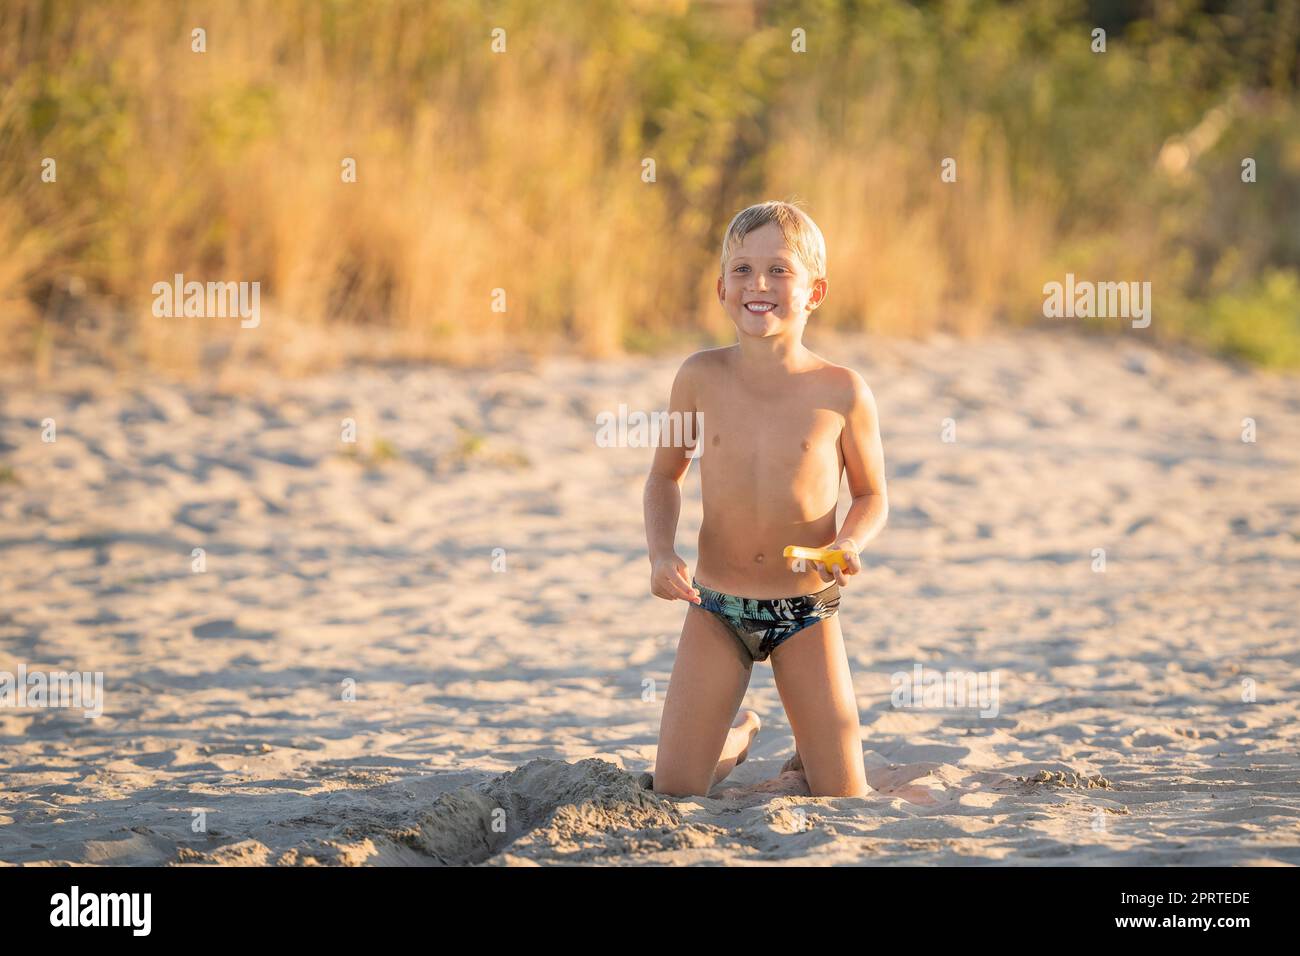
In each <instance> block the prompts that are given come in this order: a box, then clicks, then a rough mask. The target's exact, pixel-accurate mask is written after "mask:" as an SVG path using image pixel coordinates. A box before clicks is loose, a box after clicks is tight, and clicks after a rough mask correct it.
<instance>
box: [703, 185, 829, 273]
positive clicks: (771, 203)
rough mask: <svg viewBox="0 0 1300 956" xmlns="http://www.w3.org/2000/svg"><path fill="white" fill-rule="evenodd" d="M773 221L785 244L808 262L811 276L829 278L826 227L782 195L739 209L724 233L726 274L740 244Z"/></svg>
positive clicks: (723, 263)
mask: <svg viewBox="0 0 1300 956" xmlns="http://www.w3.org/2000/svg"><path fill="white" fill-rule="evenodd" d="M769 222H774V223H776V225H777V227H778V228H779V229H780V230H781V236H782V237H783V238H784V239H785V244H786V245H787V246H789V247H790V250H791V251H792V252H793V253H794V254H795V255H796V256H797V257H798V258H799V261H800V262H802V263H803V264H804V268H806V269H807V270H808V274H809V278H810V279H812V280H813V281H816V280H817V279H824V278H826V240H825V239H823V238H822V231H821V230H820V229H818V228H817V223H815V222H813V221H812V217H811V216H809V215H808V214H807V213H806V212H804V211H803V210H802V209H800V208H798V207H797V206H794V205H792V204H790V203H788V202H781V201H780V200H778V199H769V200H768V201H767V202H761V203H757V204H756V205H753V206H750V207H749V208H748V209H742V210H741V211H740V212H738V213H736V216H735V218H734V219H732V220H731V225H729V226H727V232H726V235H724V236H723V237H722V272H723V273H724V274H725V273H726V271H727V260H728V259H730V258H731V255H732V253H733V252H735V250H736V247H737V246H738V245H740V243H741V242H742V241H743V240H744V238H745V237H746V236H747V235H749V234H750V233H751V232H753V231H754V230H755V229H759V228H761V227H762V226H766V225H767V224H768V223H769Z"/></svg>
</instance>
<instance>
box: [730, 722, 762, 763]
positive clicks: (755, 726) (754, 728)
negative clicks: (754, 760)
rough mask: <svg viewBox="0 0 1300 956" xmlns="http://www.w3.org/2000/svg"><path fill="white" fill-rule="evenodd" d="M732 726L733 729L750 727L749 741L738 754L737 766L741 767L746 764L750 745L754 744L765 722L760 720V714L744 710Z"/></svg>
mask: <svg viewBox="0 0 1300 956" xmlns="http://www.w3.org/2000/svg"><path fill="white" fill-rule="evenodd" d="M731 726H732V727H733V728H734V727H746V726H748V727H749V739H748V740H746V741H745V746H743V747H742V748H740V752H739V753H738V754H736V766H737V767H739V766H740V765H741V764H742V763H744V762H745V758H746V757H748V756H749V745H750V744H752V743H753V742H754V737H755V736H756V735H757V734H758V731H759V728H760V727H762V726H763V722H762V721H761V720H759V718H758V714H756V713H755V712H754V711H752V710H742V711H741V712H740V714H739V716H737V717H736V722H735V723H734V724H732V725H731Z"/></svg>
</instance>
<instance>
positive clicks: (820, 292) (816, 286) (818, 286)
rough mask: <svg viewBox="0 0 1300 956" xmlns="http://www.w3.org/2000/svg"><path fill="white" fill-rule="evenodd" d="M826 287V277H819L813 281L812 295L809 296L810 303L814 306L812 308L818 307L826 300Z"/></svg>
mask: <svg viewBox="0 0 1300 956" xmlns="http://www.w3.org/2000/svg"><path fill="white" fill-rule="evenodd" d="M826 288H827V286H826V280H825V279H818V280H817V281H816V282H814V283H813V286H812V295H810V296H809V297H808V304H809V305H810V306H812V308H814V309H816V308H818V307H820V306H821V304H822V303H823V302H825V301H826Z"/></svg>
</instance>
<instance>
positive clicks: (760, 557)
mask: <svg viewBox="0 0 1300 956" xmlns="http://www.w3.org/2000/svg"><path fill="white" fill-rule="evenodd" d="M754 560H755V561H757V562H758V563H759V564H762V563H763V553H762V552H761V551H760V552H759V553H758V554H756V555H754Z"/></svg>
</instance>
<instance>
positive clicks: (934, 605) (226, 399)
mask: <svg viewBox="0 0 1300 956" xmlns="http://www.w3.org/2000/svg"><path fill="white" fill-rule="evenodd" d="M1137 342H1138V339H1137V333H1129V334H1127V335H1126V336H1125V337H1122V338H1111V339H1087V338H1080V337H1075V336H1073V335H1067V334H1057V333H1053V332H1049V331H1035V332H1033V333H1029V332H1018V333H1003V334H1000V335H996V336H992V337H989V338H985V339H980V340H976V341H972V342H960V341H956V340H953V339H947V338H939V339H934V340H932V341H928V342H924V343H920V342H902V341H874V340H866V339H863V338H835V339H829V338H828V339H814V340H812V341H811V342H810V344H812V346H813V347H814V348H816V349H818V350H819V351H820V352H821V353H822V354H824V355H826V356H827V357H828V358H830V359H832V360H833V361H838V362H841V363H844V364H848V365H851V366H853V367H855V368H857V369H858V370H859V371H861V372H862V373H863V374H864V375H865V376H866V378H867V380H868V382H869V383H870V384H871V386H872V388H873V389H874V391H875V394H876V398H877V402H878V405H879V409H880V414H881V420H882V431H883V436H884V443H885V454H886V462H887V470H888V475H889V480H890V485H889V492H890V499H891V506H892V508H891V517H890V521H889V525H888V527H887V528H886V529H885V531H884V532H883V534H882V535H881V536H880V538H878V539H877V540H876V541H875V542H873V543H872V544H871V546H870V547H869V549H868V551H867V553H866V555H865V559H866V572H865V573H864V574H863V575H862V576H860V577H859V578H857V579H856V580H855V581H853V583H852V584H851V585H850V586H849V587H848V588H847V589H846V590H845V594H844V600H843V603H842V607H841V612H840V613H841V619H842V623H843V628H844V632H845V635H846V643H847V647H848V653H849V658H850V664H851V667H852V670H853V676H854V683H855V687H856V691H857V695H858V700H859V704H860V707H861V714H862V745H863V749H864V753H865V759H866V764H867V769H868V780H869V782H870V784H871V786H872V788H873V791H872V793H870V794H869V795H868V796H867V797H866V798H861V799H856V798H855V799H831V798H812V797H808V796H804V795H800V794H799V793H798V792H797V790H798V782H799V781H798V778H797V777H796V778H791V777H790V776H788V775H787V776H786V777H785V778H782V780H780V781H779V784H780V786H779V787H777V788H776V789H781V788H784V789H786V790H787V791H789V790H793V791H795V792H786V793H772V792H765V791H764V788H763V781H767V780H771V779H773V778H776V777H777V776H778V774H779V772H780V769H781V766H782V764H783V763H784V762H785V761H786V759H787V758H789V757H790V756H791V754H792V753H793V738H792V737H791V734H790V729H789V725H788V723H787V722H786V721H785V718H784V714H783V712H782V710H781V705H780V700H779V698H778V696H777V693H776V689H775V685H774V683H773V680H772V671H771V668H770V666H769V665H768V664H760V665H756V666H755V668H754V672H753V678H752V681H751V684H750V690H749V693H748V695H747V697H746V700H745V703H744V706H745V707H747V708H752V709H754V710H755V711H757V712H758V713H759V715H760V716H761V717H762V719H763V723H764V726H763V729H762V731H761V732H760V733H759V735H758V737H757V738H756V740H755V741H754V744H753V747H752V748H751V751H750V753H749V757H748V760H747V761H746V762H745V763H744V764H742V765H741V766H739V767H738V768H737V769H736V771H735V772H734V773H733V774H732V776H731V777H730V778H729V779H728V780H726V781H724V782H723V783H722V784H720V785H719V786H718V787H716V788H715V790H714V791H713V793H712V794H711V796H710V797H709V798H702V797H693V798H671V797H663V796H659V795H656V794H654V793H652V792H648V791H647V790H645V789H643V788H642V787H641V786H639V785H638V782H637V778H638V776H639V775H640V774H641V772H643V771H646V770H651V769H653V764H654V757H655V744H656V737H657V732H658V725H659V715H660V712H661V710H662V707H663V699H664V693H665V691H666V689H667V682H668V677H669V674H670V671H671V668H672V661H673V654H674V651H675V648H676V643H677V638H678V634H679V632H680V626H681V621H682V617H683V614H684V611H685V606H684V605H683V604H681V603H672V604H670V603H668V602H664V601H661V600H658V599H656V598H653V597H652V596H651V595H650V594H649V590H648V584H649V568H648V564H647V562H646V558H645V551H644V548H645V539H644V534H643V529H642V516H641V490H642V483H643V481H644V479H645V474H646V470H647V467H648V464H649V457H650V451H649V450H648V449H645V448H602V447H598V446H597V444H596V442H595V439H594V435H595V432H596V416H597V415H598V414H599V413H601V412H613V413H617V410H618V406H619V404H620V403H622V404H626V405H627V406H628V408H629V409H632V410H636V409H641V410H653V409H659V408H663V407H664V406H665V404H666V402H667V395H668V387H669V385H670V383H671V381H672V377H673V374H674V372H675V370H676V368H677V366H678V364H680V360H681V358H682V356H677V357H674V358H654V359H647V358H634V359H625V360H618V361H612V362H603V363H591V362H583V361H580V360H577V359H554V360H548V361H544V362H542V363H541V364H539V365H537V366H535V367H529V366H525V365H522V364H521V365H520V366H519V367H517V368H511V369H497V370H492V371H465V370H453V369H444V368H410V367H405V368H403V367H367V368H359V369H353V370H349V371H345V372H334V373H329V374H324V375H320V376H317V377H312V378H305V379H298V380H280V379H279V378H278V377H277V376H275V375H274V374H272V373H270V372H264V373H263V372H258V371H257V370H255V369H250V370H247V374H246V375H245V376H244V379H243V381H242V383H240V386H239V387H238V388H227V387H224V386H223V387H222V388H217V387H213V386H196V385H189V386H181V385H176V384H167V383H164V382H162V381H160V380H157V379H155V378H152V377H148V376H145V375H143V374H140V375H136V376H133V377H125V378H119V379H116V380H115V379H113V378H112V377H111V376H109V375H108V374H107V373H105V372H101V371H97V370H95V369H93V368H91V367H89V366H84V367H77V368H72V369H63V370H60V371H59V373H58V374H57V375H56V376H55V378H54V380H53V382H52V383H49V384H46V385H44V386H40V387H38V386H36V385H34V384H31V383H30V382H27V381H25V380H24V379H23V378H21V377H20V376H19V375H18V374H17V373H13V372H10V373H6V377H5V378H4V379H3V380H0V385H2V387H0V512H2V518H3V520H2V524H0V527H2V531H0V670H7V671H9V672H14V673H16V672H17V669H18V668H19V666H20V665H21V666H23V667H26V668H27V669H28V671H40V670H44V671H58V670H73V669H75V670H77V671H84V672H102V673H103V681H104V684H103V688H104V698H103V715H102V716H100V717H96V718H88V717H85V716H83V715H82V713H81V712H80V711H79V710H77V709H72V708H66V707H65V708H18V707H12V706H11V707H0V861H3V862H4V863H8V864H77V865H81V864H92V865H93V864H149V865H159V864H178V865H211V864H231V865H273V864H280V865H285V864H288V865H313V864H319V865H364V864H415V865H427V864H438V863H485V864H488V865H536V864H543V865H545V864H557V863H584V864H590V863H599V864H618V865H635V864H656V865H681V864H698V863H716V864H729V865H746V864H817V865H822V864H869V865H873V864H961V865H966V864H974V865H987V864H1023V865H1069V864H1089V865H1097V864H1102V865H1159V864H1210V865H1220V864H1230V865H1238V864H1243V865H1294V864H1297V863H1300V753H1298V748H1297V743H1298V742H1300V640H1298V639H1297V638H1298V636H1300V635H1298V630H1300V625H1297V603H1298V602H1297V595H1298V593H1300V588H1298V587H1297V585H1298V584H1300V379H1298V378H1297V377H1295V376H1277V375H1265V374H1262V373H1259V372H1252V371H1249V370H1245V369H1240V368H1237V367H1235V366H1231V365H1228V364H1225V363H1222V362H1219V361H1216V360H1213V359H1209V358H1204V357H1196V356H1190V355H1183V354H1173V353H1164V352H1161V353H1157V352H1155V351H1152V350H1150V349H1148V348H1146V347H1145V346H1142V345H1140V344H1136V343H1137ZM1246 418H1250V419H1253V420H1254V422H1255V427H1256V430H1257V433H1256V439H1257V440H1256V441H1254V442H1243V441H1242V431H1243V419H1246ZM45 419H53V420H54V427H55V430H56V431H55V438H56V440H55V441H53V442H44V441H42V440H41V432H42V428H43V426H42V422H43V421H44V420H45ZM344 419H353V420H354V421H355V423H356V437H357V441H356V443H355V444H349V443H345V442H343V441H342V440H341V435H342V432H343V429H344V427H345V426H344ZM945 419H952V425H951V427H950V429H949V433H950V435H949V437H955V441H944V440H943V438H944V431H945V428H944V420H945ZM705 453H706V454H707V451H706V452H705ZM4 469H7V470H4ZM846 507H847V501H846V500H842V504H841V514H842V513H843V511H844V510H845V508H846ZM699 518H700V504H699V479H698V474H697V473H696V471H695V470H694V469H693V470H692V472H691V474H690V475H689V476H688V479H687V483H686V500H685V503H684V507H683V515H682V522H681V528H680V532H679V537H678V541H679V550H680V551H681V553H682V555H683V557H685V558H686V560H687V562H688V564H689V565H690V566H691V567H692V569H693V567H694V557H695V536H696V533H697V532H698V527H699ZM792 543H794V542H792ZM194 549H202V555H201V560H202V562H203V567H204V570H202V571H199V572H196V571H195V570H193V568H194V566H195V562H196V561H197V560H199V558H196V556H195V554H194ZM498 549H500V550H498ZM1095 549H1104V551H1105V569H1104V571H1101V570H1097V569H1096V568H1098V567H1099V565H1098V558H1097V556H1096V554H1095ZM494 566H495V567H494ZM918 667H919V668H922V669H924V672H926V673H928V672H937V673H953V672H975V673H978V674H982V675H985V676H986V677H991V675H993V674H996V675H997V678H998V685H997V687H998V695H997V698H996V712H995V713H993V712H991V711H992V710H993V708H986V712H984V713H981V711H980V710H979V709H977V708H973V707H961V708H958V707H953V708H942V707H895V706H894V700H893V699H892V693H891V692H892V691H893V689H894V687H895V686H896V684H897V681H896V679H895V676H894V675H897V674H905V675H908V676H909V677H910V676H911V675H913V674H914V673H915V672H916V669H917V668H918ZM350 697H354V698H355V699H349V698H350ZM770 786H771V785H769V787H770Z"/></svg>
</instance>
